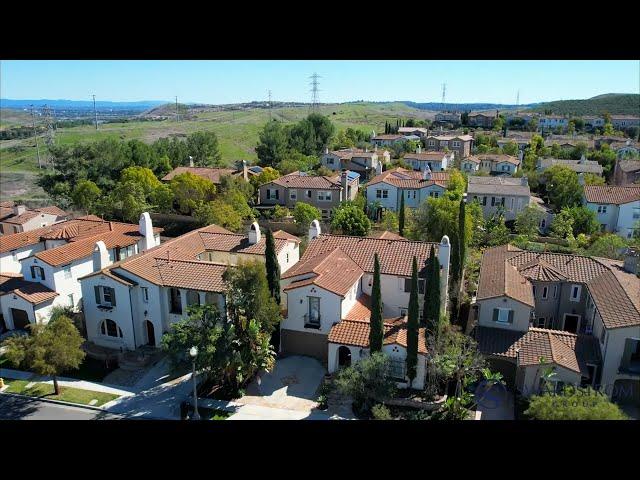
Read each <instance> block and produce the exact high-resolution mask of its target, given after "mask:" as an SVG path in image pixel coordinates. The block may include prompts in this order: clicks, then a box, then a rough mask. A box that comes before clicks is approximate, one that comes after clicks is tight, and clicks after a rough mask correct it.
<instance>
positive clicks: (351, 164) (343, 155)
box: [321, 146, 391, 179]
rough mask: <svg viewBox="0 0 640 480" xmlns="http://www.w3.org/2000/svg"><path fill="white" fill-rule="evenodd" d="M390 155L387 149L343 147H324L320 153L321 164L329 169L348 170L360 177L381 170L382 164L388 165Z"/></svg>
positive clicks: (365, 176)
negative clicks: (338, 148) (333, 148)
mask: <svg viewBox="0 0 640 480" xmlns="http://www.w3.org/2000/svg"><path fill="white" fill-rule="evenodd" d="M390 161H391V156H390V154H389V151H388V150H378V147H377V146H376V148H375V150H373V151H371V152H370V151H369V150H368V149H364V150H362V149H359V148H344V149H342V150H332V151H329V149H328V148H325V151H324V153H323V154H322V158H321V162H322V165H324V166H325V167H327V168H328V169H329V170H337V171H342V170H349V171H351V172H356V173H359V174H360V178H361V179H366V178H370V177H371V176H372V175H375V174H376V173H380V172H381V171H382V167H383V166H384V165H388V164H389V162H390Z"/></svg>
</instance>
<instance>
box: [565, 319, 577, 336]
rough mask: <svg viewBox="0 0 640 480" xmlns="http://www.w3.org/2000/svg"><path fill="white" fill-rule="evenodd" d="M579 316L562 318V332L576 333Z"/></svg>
mask: <svg viewBox="0 0 640 480" xmlns="http://www.w3.org/2000/svg"><path fill="white" fill-rule="evenodd" d="M579 320H580V315H565V317H564V331H565V332H571V333H576V332H577V331H578V321H579Z"/></svg>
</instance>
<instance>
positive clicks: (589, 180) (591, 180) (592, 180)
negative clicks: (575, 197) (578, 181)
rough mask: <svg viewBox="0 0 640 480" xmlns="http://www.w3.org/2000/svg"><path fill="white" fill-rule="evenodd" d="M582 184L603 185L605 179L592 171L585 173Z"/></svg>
mask: <svg viewBox="0 0 640 480" xmlns="http://www.w3.org/2000/svg"><path fill="white" fill-rule="evenodd" d="M584 184H585V185H604V184H605V181H604V178H602V177H601V176H599V175H596V174H594V173H585V175H584Z"/></svg>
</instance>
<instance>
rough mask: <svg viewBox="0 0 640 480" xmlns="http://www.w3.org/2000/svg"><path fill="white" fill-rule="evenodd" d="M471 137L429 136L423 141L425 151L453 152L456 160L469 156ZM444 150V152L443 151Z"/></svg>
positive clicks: (471, 143)
mask: <svg viewBox="0 0 640 480" xmlns="http://www.w3.org/2000/svg"><path fill="white" fill-rule="evenodd" d="M472 145H473V137H472V136H471V135H430V136H428V137H427V138H426V139H425V146H426V149H427V150H430V151H434V152H444V151H446V150H450V151H452V152H455V154H456V158H460V159H462V158H466V157H468V156H469V155H470V154H471V147H472ZM445 149H446V150H445Z"/></svg>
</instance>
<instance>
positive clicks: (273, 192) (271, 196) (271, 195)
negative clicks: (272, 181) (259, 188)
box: [267, 188, 280, 200]
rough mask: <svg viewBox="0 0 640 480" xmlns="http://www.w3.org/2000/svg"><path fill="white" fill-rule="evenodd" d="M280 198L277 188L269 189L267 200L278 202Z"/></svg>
mask: <svg viewBox="0 0 640 480" xmlns="http://www.w3.org/2000/svg"><path fill="white" fill-rule="evenodd" d="M279 198H280V190H278V189H277V188H267V200H271V199H275V200H278V199H279Z"/></svg>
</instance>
